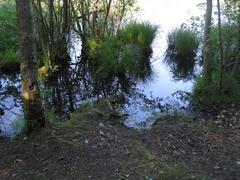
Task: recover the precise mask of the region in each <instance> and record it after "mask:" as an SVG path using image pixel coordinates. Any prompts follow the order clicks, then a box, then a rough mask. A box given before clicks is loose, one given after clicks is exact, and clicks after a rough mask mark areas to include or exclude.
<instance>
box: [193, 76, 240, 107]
mask: <svg viewBox="0 0 240 180" xmlns="http://www.w3.org/2000/svg"><path fill="white" fill-rule="evenodd" d="M218 79H219V75H218V74H214V75H213V83H212V84H211V85H208V86H206V85H205V84H204V81H203V77H199V78H198V79H197V81H196V82H195V85H194V88H193V103H194V104H196V105H197V106H199V107H204V108H207V107H219V106H224V105H228V104H232V103H236V104H238V103H239V101H240V86H239V84H238V83H237V82H236V80H235V79H234V78H232V77H231V76H226V77H225V80H224V83H223V84H224V87H223V91H222V92H220V91H219V86H218V84H217V82H219V80H218Z"/></svg>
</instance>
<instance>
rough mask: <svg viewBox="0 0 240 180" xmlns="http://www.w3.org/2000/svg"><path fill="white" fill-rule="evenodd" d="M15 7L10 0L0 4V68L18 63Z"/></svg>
mask: <svg viewBox="0 0 240 180" xmlns="http://www.w3.org/2000/svg"><path fill="white" fill-rule="evenodd" d="M16 24H17V23H16V7H15V4H14V3H13V2H12V1H7V2H3V3H2V4H0V39H1V41H0V66H1V67H0V68H1V69H3V68H5V67H7V68H8V67H10V66H16V65H17V64H18V65H19V60H18V59H17V55H16V51H17V41H16V35H17V25H16Z"/></svg>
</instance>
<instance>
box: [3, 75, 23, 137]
mask: <svg viewBox="0 0 240 180" xmlns="http://www.w3.org/2000/svg"><path fill="white" fill-rule="evenodd" d="M20 94H21V84H20V76H19V75H5V74H0V134H1V133H2V132H1V131H4V132H5V128H6V126H11V123H12V121H13V120H14V119H9V117H8V116H9V115H10V116H11V117H12V115H14V116H16V117H18V116H19V114H17V113H16V112H14V110H13V109H14V108H15V109H16V108H19V109H21V105H22V101H21V96H20Z"/></svg>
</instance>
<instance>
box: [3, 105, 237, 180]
mask: <svg viewBox="0 0 240 180" xmlns="http://www.w3.org/2000/svg"><path fill="white" fill-rule="evenodd" d="M235 111H236V110H235ZM55 118H56V117H54V116H52V117H50V119H49V122H50V123H49V124H50V125H49V127H48V128H46V129H43V130H41V131H40V132H36V133H35V134H32V135H31V136H29V137H25V136H19V137H18V138H17V139H15V140H12V141H9V140H0V143H1V148H0V154H1V160H0V179H238V178H239V177H240V129H239V128H233V127H232V126H219V125H218V124H217V123H214V122H216V121H215V119H214V121H212V120H211V121H210V120H209V121H207V120H205V121H190V120H189V121H187V120H186V119H184V120H183V119H182V118H181V117H174V118H173V117H164V118H161V119H160V120H158V121H157V122H156V123H155V125H154V127H153V128H152V129H151V130H148V131H146V130H145V131H136V130H133V129H128V128H126V127H124V126H123V125H122V124H121V123H119V122H121V118H122V117H121V116H119V115H118V114H116V113H115V112H113V111H111V110H110V109H108V108H99V107H89V106H83V107H81V109H80V110H78V111H77V112H75V113H73V114H72V115H71V120H70V121H66V122H58V121H56V119H55ZM227 120H228V117H227V115H226V116H225V118H224V121H227ZM234 127H235V126H234Z"/></svg>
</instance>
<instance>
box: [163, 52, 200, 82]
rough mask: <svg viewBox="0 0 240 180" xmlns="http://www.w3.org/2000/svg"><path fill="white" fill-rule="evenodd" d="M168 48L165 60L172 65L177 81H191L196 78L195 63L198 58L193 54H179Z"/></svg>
mask: <svg viewBox="0 0 240 180" xmlns="http://www.w3.org/2000/svg"><path fill="white" fill-rule="evenodd" d="M168 51H169V50H167V52H166V54H165V58H164V62H165V63H166V64H167V65H168V66H169V67H170V71H171V73H172V78H173V79H174V80H176V81H179V80H183V81H189V80H192V79H194V78H195V72H196V71H195V65H196V62H197V59H196V58H195V55H192V56H177V55H172V53H169V52H168Z"/></svg>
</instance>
